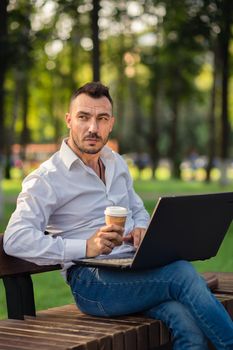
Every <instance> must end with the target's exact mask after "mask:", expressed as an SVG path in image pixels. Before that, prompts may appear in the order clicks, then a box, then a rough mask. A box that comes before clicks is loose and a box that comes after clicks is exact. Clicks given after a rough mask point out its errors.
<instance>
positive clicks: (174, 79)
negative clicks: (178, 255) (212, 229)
mask: <svg viewBox="0 0 233 350" xmlns="http://www.w3.org/2000/svg"><path fill="white" fill-rule="evenodd" d="M232 23H233V1H231V0H176V1H172V0H163V1H158V0H138V1H121V0H119V1H115V0H101V1H99V0H66V1H65V0H0V181H1V192H0V198H1V200H0V203H1V206H0V215H1V221H0V229H1V232H3V231H4V229H5V227H6V224H7V221H8V219H9V216H10V215H11V213H12V211H13V210H14V208H15V203H16V198H17V195H18V193H19V191H20V187H21V181H22V179H23V178H24V177H25V176H26V175H27V174H28V173H29V172H30V171H31V170H33V169H34V168H35V167H37V166H38V165H39V164H40V163H41V162H42V161H44V160H45V159H47V158H48V157H49V156H50V155H51V154H52V153H54V152H55V151H56V150H57V149H58V148H59V145H60V142H61V140H62V139H63V138H64V137H66V135H67V130H66V127H65V123H64V116H65V113H66V111H67V109H68V105H69V98H70V96H71V95H72V93H73V91H74V90H75V89H76V88H77V87H79V86H80V85H82V84H84V83H86V82H88V81H92V80H95V81H98V80H101V81H102V82H103V83H104V84H106V85H108V86H109V87H110V92H111V94H112V97H113V100H114V115H115V116H116V125H115V129H114V131H113V133H112V135H111V140H110V146H111V147H113V148H114V149H115V150H117V151H118V152H119V153H120V154H122V155H123V157H124V158H125V160H126V161H127V163H128V165H129V167H130V171H131V173H132V176H133V178H134V180H135V189H136V191H137V192H138V193H139V194H140V195H141V197H142V198H143V200H144V202H145V205H146V207H147V209H148V211H149V212H150V213H151V212H152V210H153V207H154V205H155V202H156V200H157V198H158V197H159V196H160V195H164V194H171V193H172V194H180V193H182V194H187V193H204V192H205V193H207V192H219V191H232V190H233V138H232V133H233V128H232V126H233V97H232V96H233V94H232V92H233V84H232V75H233V65H232V62H233V40H232ZM232 247H233V226H231V228H230V230H229V233H228V234H227V236H226V239H225V241H224V243H223V245H222V247H221V249H220V252H219V254H218V255H217V257H216V258H213V259H210V260H209V261H206V262H201V263H199V262H198V263H195V266H196V267H197V269H198V270H199V271H204V270H205V271H206V270H209V271H210V270H211V271H214V270H215V271H216V270H219V271H233V254H232V252H233V249H232ZM51 275H52V278H51ZM46 276H47V277H46ZM48 276H49V277H48ZM41 279H42V280H43V279H45V280H44V283H46V289H45V288H43V289H41V288H39V286H38V288H37V293H38V307H39V308H44V307H46V306H48V305H50V306H51V300H52V301H53V302H54V304H57V305H59V304H62V303H64V302H70V301H71V300H72V298H71V296H70V293H69V291H68V289H67V287H66V286H65V285H64V283H63V282H62V280H61V277H60V275H59V273H58V272H54V273H51V274H47V275H46V274H45V276H35V277H34V280H35V283H39V281H41ZM54 281H56V282H55V283H54ZM0 288H2V287H1V286H0ZM54 290H56V297H55V296H54ZM2 295H3V292H0V298H2ZM2 302H3V301H2V300H1V304H2ZM4 312H5V311H1V310H0V316H1V315H3V314H4Z"/></svg>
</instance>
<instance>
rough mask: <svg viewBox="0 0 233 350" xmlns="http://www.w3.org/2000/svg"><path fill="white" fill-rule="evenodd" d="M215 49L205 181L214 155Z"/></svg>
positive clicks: (215, 51)
mask: <svg viewBox="0 0 233 350" xmlns="http://www.w3.org/2000/svg"><path fill="white" fill-rule="evenodd" d="M217 58H218V52H217V49H216V48H215V49H214V52H213V84H212V90H211V96H210V112H209V142H208V164H207V168H206V182H210V172H211V169H212V168H213V166H214V158H215V156H216V121H215V106H216V81H217V67H218V65H217Z"/></svg>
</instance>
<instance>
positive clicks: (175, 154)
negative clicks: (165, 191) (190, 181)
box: [170, 93, 181, 178]
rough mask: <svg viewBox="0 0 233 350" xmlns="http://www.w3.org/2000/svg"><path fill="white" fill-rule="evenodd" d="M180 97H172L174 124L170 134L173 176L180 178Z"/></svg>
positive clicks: (174, 95)
mask: <svg viewBox="0 0 233 350" xmlns="http://www.w3.org/2000/svg"><path fill="white" fill-rule="evenodd" d="M178 100H179V98H178V96H177V95H176V94H175V93H174V94H173V97H172V123H171V134H170V140H171V143H170V158H171V161H172V175H173V176H174V177H175V178H180V163H181V159H180V149H179V144H178V134H177V133H178Z"/></svg>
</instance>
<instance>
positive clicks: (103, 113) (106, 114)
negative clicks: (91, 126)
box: [76, 111, 111, 118]
mask: <svg viewBox="0 0 233 350" xmlns="http://www.w3.org/2000/svg"><path fill="white" fill-rule="evenodd" d="M79 114H84V115H86V116H90V115H91V113H90V112H85V111H78V112H77V113H76V115H79ZM97 116H98V117H102V116H108V117H109V118H111V114H109V113H108V112H101V113H98V114H97Z"/></svg>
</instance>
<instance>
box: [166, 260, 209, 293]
mask: <svg viewBox="0 0 233 350" xmlns="http://www.w3.org/2000/svg"><path fill="white" fill-rule="evenodd" d="M173 271H174V275H173V283H172V285H173V288H172V290H173V292H174V293H175V295H180V293H182V294H183V293H190V292H191V289H193V290H194V289H195V290H196V291H197V290H198V289H199V287H200V289H202V288H203V287H204V281H203V279H202V278H201V277H200V275H199V274H198V273H197V272H196V270H195V269H194V267H193V266H192V264H191V263H189V262H187V261H183V260H180V261H176V262H175V263H173ZM190 288H191V289H190Z"/></svg>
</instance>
